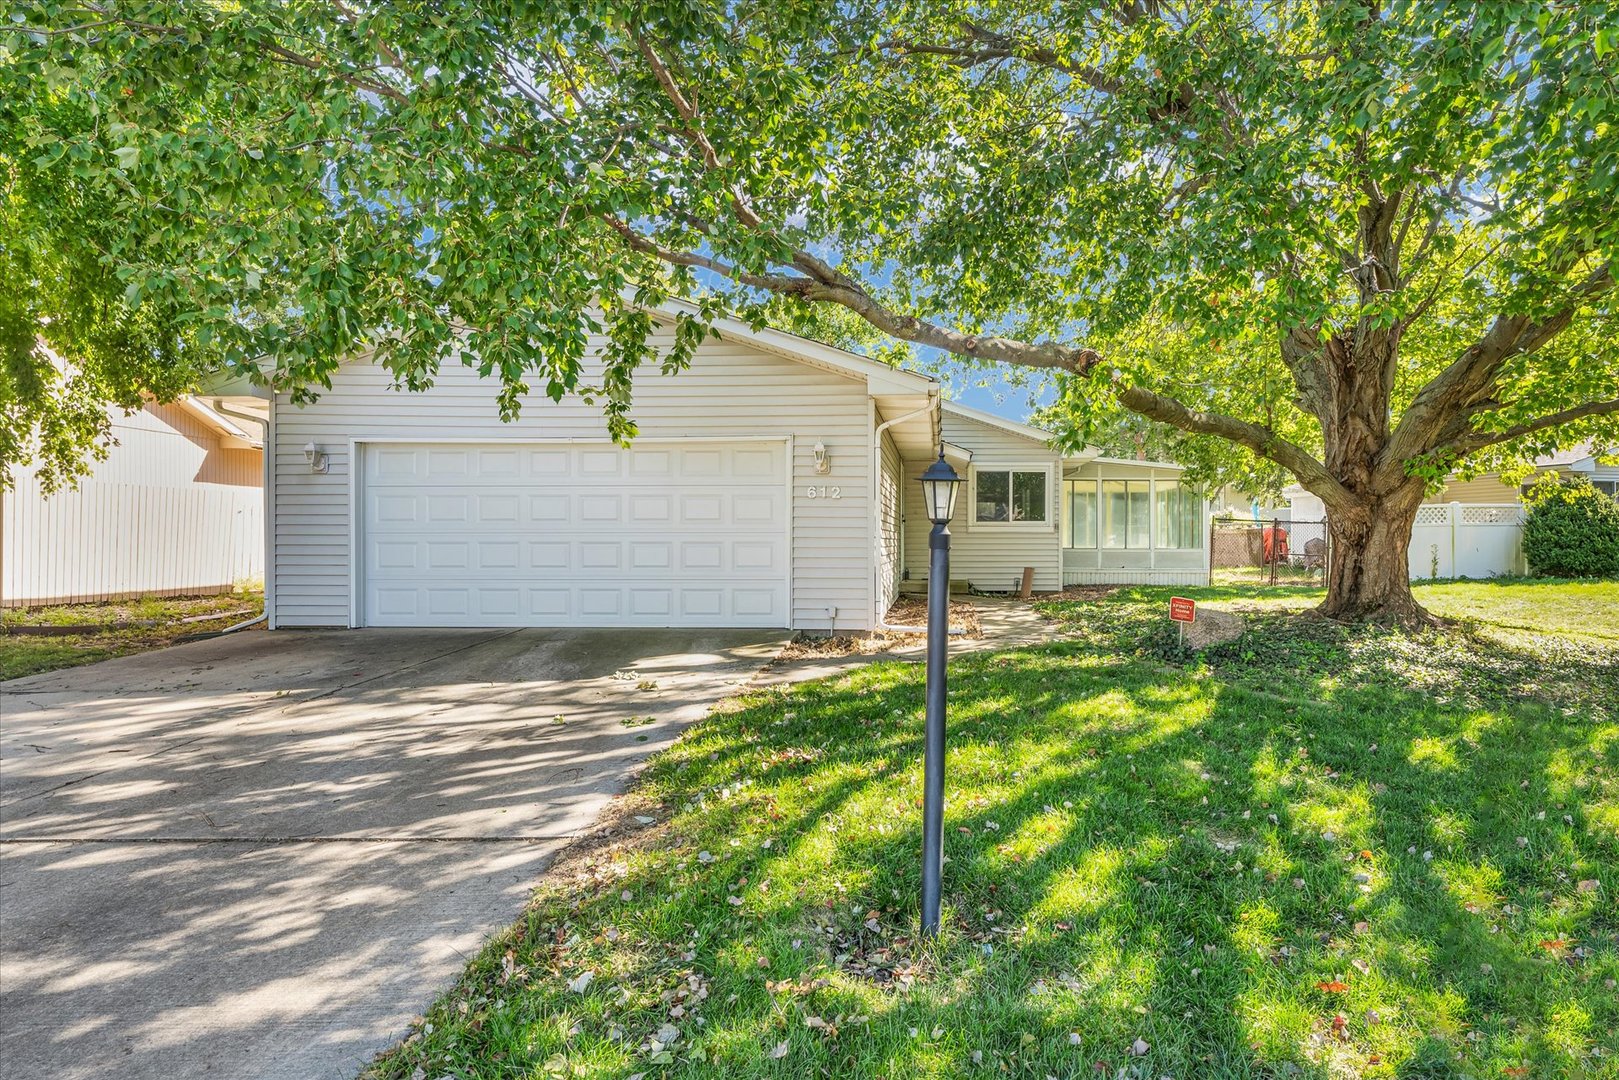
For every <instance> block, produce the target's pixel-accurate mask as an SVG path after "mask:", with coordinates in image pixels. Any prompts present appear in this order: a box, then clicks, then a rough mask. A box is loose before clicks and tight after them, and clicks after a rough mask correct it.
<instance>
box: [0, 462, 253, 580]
mask: <svg viewBox="0 0 1619 1080" xmlns="http://www.w3.org/2000/svg"><path fill="white" fill-rule="evenodd" d="M0 502H3V504H4V506H3V513H0V519H3V521H0V523H3V527H4V548H3V550H0V564H3V565H0V606H3V607H25V606H30V605H38V604H53V603H77V602H83V601H93V600H116V599H120V598H123V597H129V596H144V595H149V594H166V595H170V596H183V595H187V594H193V593H196V594H202V593H210V592H222V591H224V590H226V589H229V588H230V587H231V586H232V585H234V584H235V583H237V582H241V581H247V580H255V579H260V578H262V577H263V576H264V518H263V505H262V504H263V491H262V489H260V488H250V487H240V486H233V485H229V484H192V485H187V486H162V485H155V484H120V483H109V482H106V481H98V480H94V479H87V480H85V481H83V482H82V483H81V484H80V486H79V489H78V490H77V491H67V492H59V493H57V494H55V495H52V496H50V497H49V498H45V497H44V496H43V495H42V493H41V492H40V490H39V485H38V483H37V482H36V481H35V479H34V478H33V476H31V475H28V474H23V475H21V476H18V477H17V478H16V489H15V490H14V491H8V492H6V493H5V494H4V495H3V496H0Z"/></svg>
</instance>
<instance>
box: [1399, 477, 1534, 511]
mask: <svg viewBox="0 0 1619 1080" xmlns="http://www.w3.org/2000/svg"><path fill="white" fill-rule="evenodd" d="M1422 501H1423V502H1426V503H1453V502H1459V503H1468V504H1470V505H1479V504H1489V503H1514V502H1517V501H1518V489H1517V488H1515V487H1511V486H1509V485H1507V484H1503V483H1502V482H1501V478H1500V477H1499V476H1497V475H1496V474H1495V473H1485V474H1484V475H1483V476H1475V477H1473V479H1471V480H1452V481H1450V482H1449V483H1448V484H1446V485H1445V490H1443V491H1441V492H1440V493H1439V494H1437V495H1430V496H1428V497H1427V498H1426V499H1424V500H1422Z"/></svg>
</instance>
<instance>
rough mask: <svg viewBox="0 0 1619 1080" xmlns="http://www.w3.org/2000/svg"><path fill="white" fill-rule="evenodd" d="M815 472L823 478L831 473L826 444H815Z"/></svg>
mask: <svg viewBox="0 0 1619 1080" xmlns="http://www.w3.org/2000/svg"><path fill="white" fill-rule="evenodd" d="M815 471H816V472H818V473H820V474H822V475H823V476H824V475H825V474H827V473H829V472H831V471H832V459H831V458H829V457H828V456H827V453H826V444H825V443H816V444H815Z"/></svg>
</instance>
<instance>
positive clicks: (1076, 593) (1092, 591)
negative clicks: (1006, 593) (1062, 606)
mask: <svg viewBox="0 0 1619 1080" xmlns="http://www.w3.org/2000/svg"><path fill="white" fill-rule="evenodd" d="M1122 588H1124V586H1123V585H1069V586H1068V587H1066V588H1064V589H1063V590H1062V591H1061V592H1048V593H1035V594H1034V595H1033V596H1031V597H1029V600H1028V602H1029V603H1031V604H1045V603H1050V602H1051V601H1053V600H1105V599H1106V598H1107V597H1109V596H1112V595H1113V594H1114V593H1116V592H1118V591H1119V590H1120V589H1122Z"/></svg>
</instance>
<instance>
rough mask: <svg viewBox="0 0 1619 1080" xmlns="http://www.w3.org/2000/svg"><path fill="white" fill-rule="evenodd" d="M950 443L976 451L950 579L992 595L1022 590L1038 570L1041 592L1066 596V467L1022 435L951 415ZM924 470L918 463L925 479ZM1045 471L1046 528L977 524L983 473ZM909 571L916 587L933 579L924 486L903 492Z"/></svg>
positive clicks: (947, 417)
mask: <svg viewBox="0 0 1619 1080" xmlns="http://www.w3.org/2000/svg"><path fill="white" fill-rule="evenodd" d="M941 424H942V428H943V438H944V441H945V442H948V443H953V444H955V445H956V446H960V447H962V448H964V449H967V450H971V451H972V455H973V456H972V464H971V465H970V466H969V468H968V473H969V475H968V478H967V480H968V482H967V483H966V484H965V485H963V490H962V492H961V494H960V496H959V497H958V499H957V501H956V514H955V518H954V519H953V520H952V521H951V523H950V536H951V541H950V577H951V578H952V579H953V580H956V581H968V582H971V583H972V585H973V586H974V587H975V588H978V589H981V590H983V591H985V592H1007V591H1009V590H1013V589H1016V588H1017V587H1018V585H1019V584H1020V582H1021V579H1022V577H1023V568H1024V567H1026V566H1032V567H1034V588H1035V590H1036V591H1037V592H1054V591H1056V590H1057V589H1060V588H1062V547H1061V540H1060V538H1059V536H1058V533H1057V513H1058V509H1059V507H1060V505H1061V503H1060V495H1059V489H1060V488H1061V477H1062V467H1061V459H1060V458H1059V457H1058V456H1057V454H1056V453H1055V452H1054V451H1052V450H1051V449H1050V448H1049V447H1047V446H1046V445H1045V444H1044V443H1041V442H1037V441H1036V440H1034V439H1031V438H1028V437H1026V436H1023V435H1017V434H1014V433H1013V432H1010V431H1005V430H1003V429H1001V428H998V427H994V426H992V425H990V424H984V423H980V422H979V421H977V420H973V419H970V418H968V417H964V416H960V415H957V414H955V413H952V412H950V411H949V410H948V409H946V410H945V412H944V415H943V417H942V419H941ZM924 466H925V463H918V469H917V471H918V472H920V471H921V468H922V467H924ZM995 468H1003V469H1004V468H1030V469H1046V470H1048V472H1049V479H1048V480H1047V482H1046V501H1047V503H1048V505H1047V508H1046V521H1045V523H1044V524H1043V525H1034V524H1029V525H1015V524H1014V525H1003V524H981V523H975V522H974V521H973V520H972V517H973V477H972V475H971V474H972V472H973V471H974V470H977V469H995ZM904 505H905V566H906V568H907V569H908V570H909V571H910V580H911V581H912V582H922V581H926V580H927V576H928V532H929V530H930V529H931V528H932V525H931V524H930V523H929V521H928V516H927V511H926V509H925V508H924V507H923V505H922V485H921V484H917V483H910V484H905V485H904Z"/></svg>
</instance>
